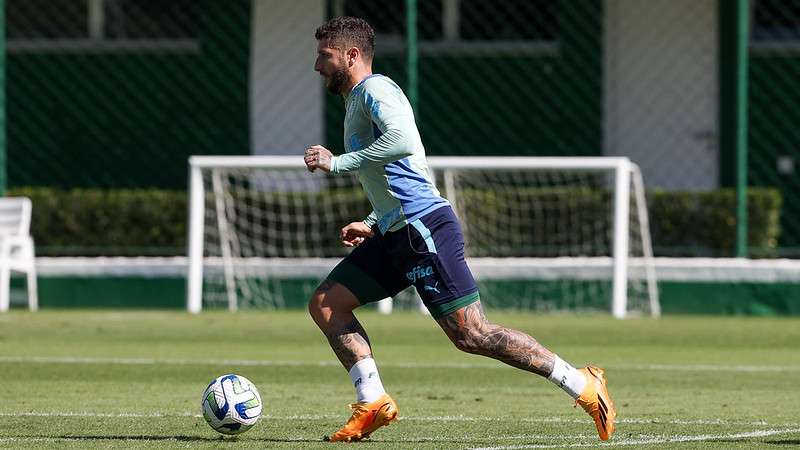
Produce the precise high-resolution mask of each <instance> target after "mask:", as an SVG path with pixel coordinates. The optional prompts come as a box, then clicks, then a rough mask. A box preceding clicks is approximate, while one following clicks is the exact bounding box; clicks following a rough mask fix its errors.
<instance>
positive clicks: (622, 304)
mask: <svg viewBox="0 0 800 450" xmlns="http://www.w3.org/2000/svg"><path fill="white" fill-rule="evenodd" d="M427 161H428V165H429V166H430V168H431V169H432V170H433V171H434V172H437V173H439V172H441V173H442V175H443V179H444V184H443V186H440V188H441V189H442V191H443V194H444V196H445V197H447V198H448V199H450V201H451V204H453V207H454V209H455V207H456V206H455V205H456V201H455V199H454V196H455V195H456V192H455V186H454V178H453V170H458V169H501V170H502V169H544V170H563V171H582V172H591V171H596V172H605V173H609V174H611V175H612V176H613V178H614V183H613V190H614V213H613V235H614V237H613V239H614V244H613V249H612V255H611V259H610V261H609V262H608V263H607V264H610V265H611V266H612V296H613V297H612V303H611V313H612V315H613V316H614V317H616V318H624V317H625V316H626V315H627V300H628V297H627V283H628V278H629V276H630V275H631V274H630V273H629V271H628V268H629V263H631V262H632V261H630V259H633V258H630V257H629V248H630V247H629V244H630V243H629V236H630V230H629V226H630V222H629V219H630V213H631V211H630V210H629V208H630V199H631V195H634V196H635V200H636V205H637V208H638V211H636V214H637V215H638V218H639V221H640V227H641V236H642V250H643V256H642V257H641V258H637V259H638V260H639V261H638V263H637V264H636V265H637V269H640V270H637V272H639V273H638V274H637V276H639V277H642V278H644V279H645V281H646V283H647V289H648V293H649V298H650V312H651V315H652V316H655V317H657V316H659V315H660V306H659V300H658V289H657V285H656V274H655V262H654V258H653V252H652V241H651V238H650V231H649V223H648V218H647V206H646V202H645V193H644V183H643V180H642V175H641V171H640V170H639V167H638V166H637V165H636V164H635V163H633V162H631V161H630V159H628V158H625V157H602V156H601V157H522V156H520V157H457V156H439V157H428V158H427ZM213 168H220V169H232V168H254V169H267V168H270V169H305V166H304V164H303V160H302V158H300V157H298V156H191V157H190V158H189V230H188V234H189V235H188V259H189V264H188V274H187V302H186V307H187V310H188V311H189V312H191V313H199V312H200V311H201V310H202V305H203V304H202V297H203V292H202V289H203V262H204V261H203V251H204V227H205V223H204V220H205V195H206V192H205V186H204V183H203V178H202V170H203V169H213ZM631 185H632V186H633V192H631ZM456 212H457V211H456ZM216 259H217V260H219V259H220V258H219V257H217V258H216ZM274 259H276V260H280V259H281V258H274ZM326 259H327V258H322V261H318V265H321V266H330V267H332V266H333V264H334V263H333V262H332V261H325V260H326ZM477 259H478V260H483V259H485V260H486V261H473V260H470V266H471V267H473V269H476V268H477V269H478V270H477V272H478V273H476V278H478V277H479V276H480V273H479V272H480V268H481V267H482V266H484V265H486V266H487V267H492V266H494V264H493V263H492V260H493V258H477ZM519 260H520V263H521V264H522V265H535V264H536V263H537V260H538V258H519ZM336 261H338V259H336ZM264 262H265V263H267V264H266V265H267V266H269V265H270V263H272V264H275V265H277V266H281V264H280V262H276V261H272V262H271V261H264ZM256 263H258V262H256ZM475 263H477V264H475ZM216 264H217V265H221V266H222V267H223V270H224V271H225V272H226V277H229V275H228V274H227V272H228V269H227V267H230V265H231V264H232V263H231V261H230V257H229V256H228V257H226V255H223V257H222V261H216ZM600 265H601V266H602V265H604V263H601V264H600ZM267 270H269V269H267ZM278 271H280V270H278ZM473 271H475V270H473ZM501 278H502V276H501ZM229 292H230V289H229ZM234 295H235V294H234ZM228 306H229V309H231V310H236V308H237V306H236V299H235V297H234V298H231V295H230V294H229V305H228Z"/></svg>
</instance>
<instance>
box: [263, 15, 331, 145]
mask: <svg viewBox="0 0 800 450" xmlns="http://www.w3.org/2000/svg"><path fill="white" fill-rule="evenodd" d="M324 4H325V2H324V1H322V0H293V1H285V0H255V1H254V2H253V24H252V39H253V42H252V50H251V55H250V63H251V67H250V130H251V142H252V149H251V153H253V154H257V155H301V154H302V152H303V150H304V149H305V147H306V146H308V145H313V144H319V143H322V140H323V136H324V126H325V123H324V117H323V112H324V108H323V101H324V95H325V94H324V92H323V85H322V81H321V79H320V77H319V75H318V74H317V73H316V72H314V59H315V58H316V48H317V41H316V40H315V39H314V30H316V29H317V27H318V26H320V25H321V24H322V23H323V21H324V20H325V5H324Z"/></svg>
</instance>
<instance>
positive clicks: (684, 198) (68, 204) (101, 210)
mask: <svg viewBox="0 0 800 450" xmlns="http://www.w3.org/2000/svg"><path fill="white" fill-rule="evenodd" d="M9 195H24V196H27V197H30V198H31V200H32V201H33V205H34V208H33V220H32V224H31V226H32V233H33V235H34V238H35V239H36V245H37V253H38V254H39V255H42V256H45V255H87V256H92V255H107V256H112V255H165V256H166V255H184V254H186V236H187V232H186V218H187V204H186V202H187V194H186V192H184V191H166V190H156V189H146V190H98V189H73V190H69V191H63V190H57V189H51V188H17V189H12V190H11V191H10V192H9ZM234 195H239V196H241V198H239V199H238V200H239V201H244V202H250V203H253V204H254V205H253V206H254V207H256V208H277V207H275V206H266V205H276V204H281V205H293V206H292V208H296V209H295V210H291V211H287V210H285V206H284V207H283V208H284V209H283V210H281V211H277V210H275V211H272V212H273V213H275V214H281V213H282V214H287V213H288V214H295V213H296V214H300V213H305V214H318V216H319V217H320V220H318V221H316V222H315V223H303V224H287V225H285V227H286V228H285V229H279V230H278V231H279V232H281V234H282V235H283V236H297V238H289V239H293V240H294V241H293V242H291V243H276V245H275V249H274V253H275V255H276V256H308V255H319V254H320V249H318V248H315V249H310V248H308V245H309V244H308V243H307V241H306V240H305V239H304V238H303V236H309V235H310V234H309V233H317V234H320V235H322V236H330V239H329V244H325V246H324V248H323V249H322V253H323V254H324V255H326V256H338V255H342V254H344V252H343V250H342V248H341V247H340V246H339V244H338V241H337V239H336V238H337V236H338V230H339V229H340V228H341V227H342V226H343V225H345V224H346V223H348V222H349V221H351V220H356V219H359V218H362V217H364V215H365V214H366V212H367V211H368V210H369V205H368V204H367V202H366V199H365V198H364V196H363V193H362V192H361V191H360V190H353V189H339V190H333V191H330V190H329V191H324V192H318V193H296V192H290V193H276V194H274V195H273V197H274V198H269V197H264V196H263V195H262V196H259V197H252V198H250V197H249V194H248V193H247V191H242V192H239V193H235V194H234ZM459 195H460V198H459V199H458V205H459V207H460V208H461V210H460V211H459V213H460V214H462V215H465V216H466V217H467V222H468V226H467V227H466V230H465V231H466V236H467V240H468V243H469V245H468V249H469V250H468V251H469V254H470V255H472V256H523V255H525V256H556V255H558V249H560V248H563V246H571V247H572V248H575V247H576V246H578V247H579V249H578V251H579V252H580V253H581V254H583V255H586V256H595V255H599V254H608V253H607V252H608V246H609V245H610V236H609V235H607V234H604V232H603V230H609V229H610V220H611V211H612V204H613V202H612V198H611V195H610V193H609V192H608V191H606V190H602V189H590V188H570V187H552V188H531V187H522V188H518V189H507V190H504V191H494V192H488V191H482V190H478V189H472V190H465V191H462V192H460V194H459ZM279 196H281V197H284V198H282V199H280V200H281V201H276V200H278V198H277V197H279ZM331 196H344V197H345V198H348V199H352V198H353V197H354V196H355V197H357V198H358V200H357V201H355V202H353V201H340V202H334V203H333V204H337V205H346V206H342V207H339V208H336V209H334V210H331V209H330V208H323V209H317V205H323V204H326V203H327V204H330V203H328V202H323V201H322V199H323V197H324V198H330V197H331ZM300 197H307V198H300ZM308 197H310V198H308ZM315 197H318V198H315ZM256 203H260V204H256ZM781 203H782V198H781V196H780V193H779V192H778V191H777V190H775V189H758V188H753V189H750V191H749V194H748V211H749V245H750V248H751V254H752V255H753V256H773V255H775V254H776V249H777V246H778V238H779V235H780V209H781ZM648 207H649V215H650V228H651V232H652V236H653V243H654V247H655V251H656V254H657V255H663V256H732V255H733V248H734V242H735V236H736V220H735V218H736V195H735V192H734V191H733V190H728V189H721V190H717V191H711V192H663V191H652V192H649V193H648ZM264 216H265V217H266V214H265V215H264ZM273 226H274V225H273ZM598 236H599V237H598ZM295 239H296V240H295ZM582 242H591V244H581V243H582ZM580 246H583V247H580Z"/></svg>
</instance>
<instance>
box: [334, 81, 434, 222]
mask: <svg viewBox="0 0 800 450" xmlns="http://www.w3.org/2000/svg"><path fill="white" fill-rule="evenodd" d="M344 147H345V151H346V153H344V154H342V155H339V156H336V157H334V158H333V161H332V163H331V173H347V172H353V171H358V180H359V182H361V185H362V186H363V187H364V191H365V192H366V194H367V198H368V199H369V201H370V203H371V204H372V208H373V211H372V213H371V214H370V215H369V216H368V217H367V218H366V219H365V220H364V222H366V223H367V224H368V225H369V226H373V225H375V224H376V223H377V224H378V228H379V229H380V231H381V233H385V232H386V231H395V230H398V229H400V228H402V227H403V226H404V225H406V224H408V223H411V222H413V221H414V220H416V219H418V218H420V217H422V216H424V215H426V214H428V213H430V212H431V211H433V210H435V209H437V208H441V207H442V206H447V205H449V203H448V202H447V200H445V199H444V198H442V197H441V195H439V191H438V190H437V189H436V186H435V184H434V182H433V175H432V173H431V171H430V169H429V168H428V163H427V162H426V160H425V147H423V145H422V139H421V138H420V135H419V131H418V130H417V126H416V123H415V122H414V112H413V110H412V109H411V104H410V103H409V102H408V99H407V98H406V96H405V94H403V91H402V90H401V89H400V87H399V86H397V84H395V82H394V81H392V80H391V79H390V78H389V77H386V76H383V75H377V74H375V75H370V76H368V77H366V78H365V79H363V80H361V82H360V83H359V84H357V85H356V86H355V87H354V88H353V89H352V90H351V91H350V93H349V94H348V95H347V96H346V97H345V119H344Z"/></svg>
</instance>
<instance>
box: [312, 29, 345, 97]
mask: <svg viewBox="0 0 800 450" xmlns="http://www.w3.org/2000/svg"><path fill="white" fill-rule="evenodd" d="M329 45H331V44H330V43H329V42H328V40H322V41H319V43H318V44H317V61H316V62H315V63H314V70H315V71H317V72H319V74H320V75H322V78H323V79H324V81H325V88H326V89H328V92H330V93H331V94H342V93H343V92H342V90H343V89H344V85H345V84H346V83H347V79H348V77H349V75H348V72H347V60H346V59H345V55H344V52H343V51H342V50H341V49H339V48H337V47H330V46H329Z"/></svg>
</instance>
